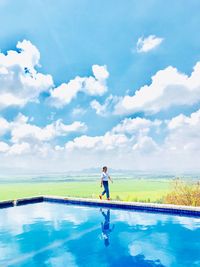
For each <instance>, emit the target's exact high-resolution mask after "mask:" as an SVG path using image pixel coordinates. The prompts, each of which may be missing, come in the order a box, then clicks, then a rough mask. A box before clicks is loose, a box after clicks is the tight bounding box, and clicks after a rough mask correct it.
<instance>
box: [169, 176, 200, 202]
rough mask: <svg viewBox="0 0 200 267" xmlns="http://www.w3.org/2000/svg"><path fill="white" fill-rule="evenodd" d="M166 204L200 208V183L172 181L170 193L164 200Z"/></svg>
mask: <svg viewBox="0 0 200 267" xmlns="http://www.w3.org/2000/svg"><path fill="white" fill-rule="evenodd" d="M164 202H165V203H167V204H175V205H187V206H200V182H199V181H198V182H195V183H190V184H188V183H186V182H184V181H182V180H181V179H180V178H176V179H175V180H174V181H173V185H172V191H171V192H170V193H168V194H167V195H166V197H165V199H164Z"/></svg>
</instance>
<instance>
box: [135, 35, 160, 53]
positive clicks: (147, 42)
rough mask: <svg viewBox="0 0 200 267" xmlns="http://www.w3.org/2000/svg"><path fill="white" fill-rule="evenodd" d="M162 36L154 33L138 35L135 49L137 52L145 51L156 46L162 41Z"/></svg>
mask: <svg viewBox="0 0 200 267" xmlns="http://www.w3.org/2000/svg"><path fill="white" fill-rule="evenodd" d="M163 40H164V39H163V38H160V37H157V36H155V35H149V36H148V37H146V38H144V37H140V38H139V39H138V41H137V45H136V51H137V52H138V53H146V52H149V51H151V50H152V49H155V48H156V47H158V46H159V45H160V44H161V43H162V42H163Z"/></svg>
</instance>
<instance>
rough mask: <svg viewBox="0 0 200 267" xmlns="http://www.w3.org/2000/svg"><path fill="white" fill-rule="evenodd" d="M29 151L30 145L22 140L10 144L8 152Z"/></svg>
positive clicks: (13, 153) (18, 153)
mask: <svg viewBox="0 0 200 267" xmlns="http://www.w3.org/2000/svg"><path fill="white" fill-rule="evenodd" d="M30 152H31V146H30V144H29V143H26V142H22V143H19V144H14V145H12V146H10V148H9V151H8V154H10V155H21V154H23V155H25V154H26V153H30Z"/></svg>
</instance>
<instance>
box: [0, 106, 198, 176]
mask: <svg viewBox="0 0 200 267" xmlns="http://www.w3.org/2000/svg"><path fill="white" fill-rule="evenodd" d="M199 125H200V110H198V111H196V112H194V113H192V114H191V116H185V115H182V114H180V115H179V116H176V117H174V118H172V119H170V120H168V121H165V120H164V121H160V120H148V119H144V118H143V119H142V118H125V119H124V120H122V121H121V122H120V123H118V124H117V125H116V126H115V127H113V128H112V129H111V130H110V131H107V132H106V133H105V134H103V135H97V136H90V135H81V136H79V137H75V138H73V139H72V140H69V141H67V142H66V143H65V144H60V145H58V144H56V142H52V140H53V139H55V138H56V137H59V136H62V135H63V134H67V133H68V132H70V131H74V130H76V129H77V128H79V127H80V128H81V126H80V124H77V125H75V124H71V125H70V126H67V125H65V124H64V123H62V122H56V123H55V122H54V123H51V124H49V125H46V126H45V127H43V128H40V127H38V126H36V125H32V124H30V122H29V120H28V119H27V117H25V116H23V115H19V116H18V117H17V118H16V119H15V120H14V121H13V122H10V123H9V127H10V135H11V140H10V142H9V143H6V142H0V152H1V153H0V158H1V161H0V165H2V164H3V163H4V164H6V162H8V157H12V156H13V158H12V160H13V164H18V165H17V166H19V165H20V164H21V165H23V164H25V162H26V161H28V162H29V163H30V162H31V163H30V164H36V163H37V168H45V166H46V168H48V169H49V170H50V169H51V168H56V170H59V169H60V168H62V169H63V170H67V169H82V168H90V167H92V166H96V164H97V163H98V164H99V165H101V164H105V163H106V164H107V165H109V166H112V167H113V168H122V169H123V168H125V169H142V170H175V171H177V170H191V169H193V171H194V170H199V164H198V161H199V157H200V152H199V151H200V141H199V140H200V136H199V132H200V128H199ZM82 127H83V125H82ZM14 129H15V130H14ZM161 136H162V138H161ZM158 140H159V141H158ZM20 155H21V158H19V156H20ZM24 155H26V157H24ZM14 156H15V157H14ZM16 157H17V158H16ZM47 157H48V160H47ZM33 158H34V160H33ZM77 159H78V162H77ZM20 160H21V161H20ZM9 162H11V159H10V158H9ZM47 162H51V164H47ZM50 165H51V166H50ZM25 166H27V163H26V164H25Z"/></svg>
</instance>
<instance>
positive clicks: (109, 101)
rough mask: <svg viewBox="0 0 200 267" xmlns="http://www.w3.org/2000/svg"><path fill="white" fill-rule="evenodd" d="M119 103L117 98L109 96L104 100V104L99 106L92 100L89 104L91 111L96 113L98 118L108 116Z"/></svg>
mask: <svg viewBox="0 0 200 267" xmlns="http://www.w3.org/2000/svg"><path fill="white" fill-rule="evenodd" d="M118 101H119V98H118V97H117V96H113V95H110V96H108V97H107V98H106V100H105V102H104V104H100V103H99V102H98V101H97V100H93V101H91V103H90V106H91V108H92V109H94V110H95V111H96V114H98V115H100V116H103V117H104V116H108V115H110V114H111V113H112V109H113V106H115V105H116V104H117V103H118Z"/></svg>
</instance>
